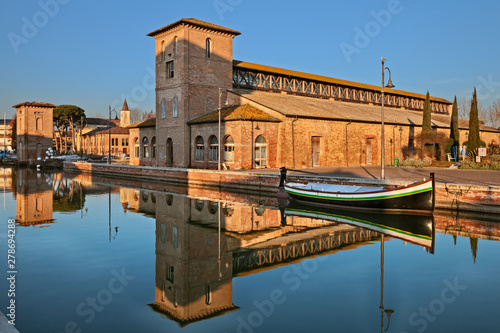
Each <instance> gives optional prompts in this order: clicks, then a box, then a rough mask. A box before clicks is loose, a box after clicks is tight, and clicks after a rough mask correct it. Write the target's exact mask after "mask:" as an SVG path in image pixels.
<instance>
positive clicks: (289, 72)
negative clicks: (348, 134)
mask: <svg viewBox="0 0 500 333" xmlns="http://www.w3.org/2000/svg"><path fill="white" fill-rule="evenodd" d="M233 66H234V67H240V68H246V69H251V70H256V71H261V72H267V73H275V74H281V75H286V76H294V77H297V78H302V79H307V80H314V81H319V82H325V83H331V84H339V85H343V86H350V87H356V88H362V89H367V90H373V91H380V90H381V87H380V86H374V85H371V84H364V83H358V82H354V81H347V80H341V79H335V78H331V77H328V76H321V75H315V74H308V73H303V72H297V71H292V70H288V69H282V68H277V67H271V66H265V65H258V64H252V63H250V62H244V61H239V60H233ZM385 92H386V93H390V94H395V95H402V96H409V97H415V98H420V99H425V95H422V94H416V93H412V92H407V91H403V90H396V89H389V88H386V89H385ZM431 101H435V102H441V103H446V104H452V103H451V102H450V101H448V100H446V99H444V98H439V97H432V96H431Z"/></svg>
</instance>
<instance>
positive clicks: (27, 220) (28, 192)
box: [16, 169, 53, 226]
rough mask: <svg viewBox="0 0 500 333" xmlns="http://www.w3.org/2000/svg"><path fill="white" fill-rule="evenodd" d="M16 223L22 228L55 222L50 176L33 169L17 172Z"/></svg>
mask: <svg viewBox="0 0 500 333" xmlns="http://www.w3.org/2000/svg"><path fill="white" fill-rule="evenodd" d="M16 202H17V216H16V221H17V222H18V223H19V224H20V225H22V226H29V225H37V224H44V223H52V222H53V197H52V185H51V180H50V179H49V175H48V174H45V173H39V172H38V173H37V172H35V171H33V170H31V169H18V170H17V172H16Z"/></svg>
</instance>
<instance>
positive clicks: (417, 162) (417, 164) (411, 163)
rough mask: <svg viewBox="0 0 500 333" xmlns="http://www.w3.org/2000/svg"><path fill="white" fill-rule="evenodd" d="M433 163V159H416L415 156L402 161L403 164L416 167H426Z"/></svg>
mask: <svg viewBox="0 0 500 333" xmlns="http://www.w3.org/2000/svg"><path fill="white" fill-rule="evenodd" d="M431 164H432V160H430V159H427V158H426V159H423V160H419V159H415V158H411V157H409V158H407V159H405V160H404V161H403V163H401V166H411V167H416V168H424V167H429V166H431Z"/></svg>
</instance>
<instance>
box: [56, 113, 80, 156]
mask: <svg viewBox="0 0 500 333" xmlns="http://www.w3.org/2000/svg"><path fill="white" fill-rule="evenodd" d="M53 117H54V126H55V127H56V129H57V131H58V132H59V142H60V145H59V151H61V149H62V136H63V130H64V129H67V128H68V127H69V128H70V130H71V143H72V149H73V150H74V149H75V126H80V125H81V122H82V121H84V120H85V118H86V117H85V111H84V110H83V109H81V108H79V107H78V106H75V105H59V106H58V107H56V108H54V114H53ZM56 148H57V141H56Z"/></svg>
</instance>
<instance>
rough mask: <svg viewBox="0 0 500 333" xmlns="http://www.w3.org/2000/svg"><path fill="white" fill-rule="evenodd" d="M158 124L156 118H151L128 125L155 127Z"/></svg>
mask: <svg viewBox="0 0 500 333" xmlns="http://www.w3.org/2000/svg"><path fill="white" fill-rule="evenodd" d="M155 126H156V118H149V119H146V120H143V121H140V122H138V123H135V124H131V125H129V126H127V127H128V128H144V127H155Z"/></svg>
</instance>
